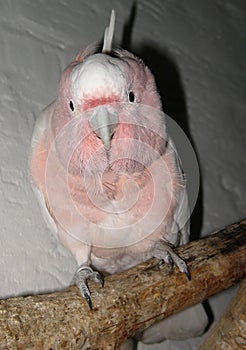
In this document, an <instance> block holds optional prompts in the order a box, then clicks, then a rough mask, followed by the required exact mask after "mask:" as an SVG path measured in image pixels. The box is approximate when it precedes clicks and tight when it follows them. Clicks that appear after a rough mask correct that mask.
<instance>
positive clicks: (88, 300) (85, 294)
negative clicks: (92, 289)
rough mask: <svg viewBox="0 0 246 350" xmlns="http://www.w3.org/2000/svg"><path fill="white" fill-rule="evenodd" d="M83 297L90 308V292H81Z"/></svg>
mask: <svg viewBox="0 0 246 350" xmlns="http://www.w3.org/2000/svg"><path fill="white" fill-rule="evenodd" d="M83 297H84V298H85V300H86V302H87V304H88V305H89V308H90V309H91V310H92V309H93V307H92V302H91V297H90V294H88V293H87V292H84V293H83Z"/></svg>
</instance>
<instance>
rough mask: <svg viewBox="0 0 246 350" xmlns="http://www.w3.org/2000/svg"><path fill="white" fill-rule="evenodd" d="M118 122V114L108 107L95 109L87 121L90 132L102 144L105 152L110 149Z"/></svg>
mask: <svg viewBox="0 0 246 350" xmlns="http://www.w3.org/2000/svg"><path fill="white" fill-rule="evenodd" d="M118 122H119V119H118V113H116V111H114V110H112V109H110V108H109V107H108V106H98V107H96V108H95V109H94V110H93V112H92V115H91V117H90V119H89V123H90V126H91V128H92V130H93V131H94V132H95V133H96V135H97V137H98V138H100V139H101V140H102V142H103V144H104V147H105V148H106V150H109V149H110V145H111V140H112V136H113V134H114V131H115V128H116V126H117V124H118Z"/></svg>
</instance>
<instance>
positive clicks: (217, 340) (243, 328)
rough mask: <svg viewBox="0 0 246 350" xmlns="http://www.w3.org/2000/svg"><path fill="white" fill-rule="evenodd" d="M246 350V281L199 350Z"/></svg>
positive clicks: (245, 280)
mask: <svg viewBox="0 0 246 350" xmlns="http://www.w3.org/2000/svg"><path fill="white" fill-rule="evenodd" d="M207 349H213V350H221V349H226V350H243V349H244V350H245V349H246V279H244V281H243V282H242V284H241V286H240V288H239V289H238V291H237V293H236V294H235V296H234V297H233V298H232V300H231V302H230V303H229V305H228V307H227V308H226V310H225V312H224V313H223V315H222V316H221V318H220V319H219V320H218V321H217V322H216V323H215V325H214V326H213V327H212V328H211V330H210V332H209V333H208V335H207V337H206V339H205V341H204V342H203V343H202V345H201V347H200V348H199V350H207Z"/></svg>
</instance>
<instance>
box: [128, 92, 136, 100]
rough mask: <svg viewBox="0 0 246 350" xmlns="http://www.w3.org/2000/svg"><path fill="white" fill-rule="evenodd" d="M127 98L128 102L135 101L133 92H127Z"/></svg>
mask: <svg viewBox="0 0 246 350" xmlns="http://www.w3.org/2000/svg"><path fill="white" fill-rule="evenodd" d="M128 98H129V101H130V102H134V100H135V95H134V92H133V91H130V92H129V95H128Z"/></svg>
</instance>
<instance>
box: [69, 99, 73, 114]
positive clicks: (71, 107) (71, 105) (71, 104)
mask: <svg viewBox="0 0 246 350" xmlns="http://www.w3.org/2000/svg"><path fill="white" fill-rule="evenodd" d="M69 107H70V109H71V111H72V112H73V111H74V105H73V101H71V100H70V102H69Z"/></svg>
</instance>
